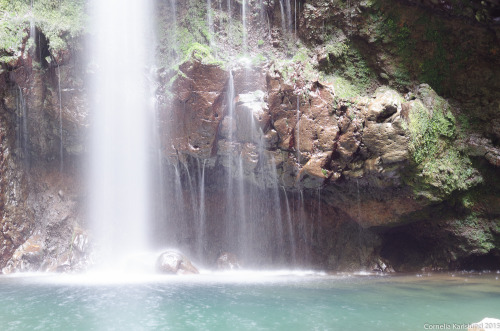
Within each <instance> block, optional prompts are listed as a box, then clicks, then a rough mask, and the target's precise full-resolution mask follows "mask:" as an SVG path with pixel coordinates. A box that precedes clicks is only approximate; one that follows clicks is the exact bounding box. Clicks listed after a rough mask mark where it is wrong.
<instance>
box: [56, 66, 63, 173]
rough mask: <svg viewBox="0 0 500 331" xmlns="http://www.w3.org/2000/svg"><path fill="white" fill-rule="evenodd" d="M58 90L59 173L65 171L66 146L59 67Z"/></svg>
mask: <svg viewBox="0 0 500 331" xmlns="http://www.w3.org/2000/svg"><path fill="white" fill-rule="evenodd" d="M57 90H58V93H59V140H60V141H59V171H60V172H62V171H63V170H64V154H63V152H64V144H63V125H62V123H63V120H62V115H63V114H62V96H61V68H60V67H59V64H58V65H57Z"/></svg>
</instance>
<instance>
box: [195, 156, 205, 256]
mask: <svg viewBox="0 0 500 331" xmlns="http://www.w3.org/2000/svg"><path fill="white" fill-rule="evenodd" d="M206 163H207V160H203V163H202V165H201V166H200V161H199V160H198V159H197V164H198V191H199V198H198V201H199V207H198V210H199V211H198V225H197V236H196V237H197V238H196V239H197V250H198V259H200V261H201V260H202V259H203V256H204V251H205V241H206V238H205V226H206V225H205V221H206V220H205V219H206V210H205V165H206ZM200 168H201V169H200Z"/></svg>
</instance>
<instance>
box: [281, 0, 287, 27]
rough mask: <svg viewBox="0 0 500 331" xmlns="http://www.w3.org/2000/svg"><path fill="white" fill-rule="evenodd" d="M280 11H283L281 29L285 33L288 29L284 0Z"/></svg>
mask: <svg viewBox="0 0 500 331" xmlns="http://www.w3.org/2000/svg"><path fill="white" fill-rule="evenodd" d="M280 13H281V31H283V34H285V33H286V32H287V29H286V18H285V8H283V0H280Z"/></svg>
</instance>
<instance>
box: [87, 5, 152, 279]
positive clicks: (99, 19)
mask: <svg viewBox="0 0 500 331" xmlns="http://www.w3.org/2000/svg"><path fill="white" fill-rule="evenodd" d="M150 5H151V3H150V1H149V0H129V1H127V2H125V3H124V2H123V1H120V0H109V1H101V0H94V1H93V2H92V4H91V8H92V18H93V24H94V27H93V31H98V33H96V34H95V35H94V36H93V38H94V39H93V40H92V43H91V46H92V47H91V53H90V58H91V60H92V61H93V63H94V64H95V66H96V67H97V70H96V73H95V74H94V75H93V81H92V86H91V91H92V96H93V97H92V128H91V136H90V164H89V179H88V183H89V187H88V189H89V216H90V220H91V226H92V231H93V232H94V235H95V238H96V244H97V249H98V252H99V255H98V256H99V257H100V258H101V259H102V260H101V261H99V262H101V263H102V265H101V267H102V268H104V269H107V270H113V269H118V268H121V267H122V266H123V264H122V263H123V262H125V260H126V259H127V258H128V257H129V256H130V255H132V254H136V253H138V252H141V251H144V250H146V249H148V243H149V242H148V235H147V231H148V227H149V212H150V209H151V208H150V201H151V198H150V197H151V195H150V189H149V188H150V187H149V182H150V176H149V170H150V167H149V155H150V147H151V146H152V141H151V137H150V134H149V133H150V132H152V131H154V130H152V128H151V127H150V125H151V122H152V119H151V118H150V117H151V116H152V111H151V109H150V106H151V103H150V100H151V97H150V95H149V88H148V86H147V80H146V74H147V72H145V70H144V67H145V66H147V65H148V59H149V57H148V54H147V50H148V49H149V45H150V44H151V43H150V35H149V33H150V32H151V31H152V29H151V28H150V27H149V26H148V23H150V22H151V19H150V18H151V12H150ZM110 13H113V15H110Z"/></svg>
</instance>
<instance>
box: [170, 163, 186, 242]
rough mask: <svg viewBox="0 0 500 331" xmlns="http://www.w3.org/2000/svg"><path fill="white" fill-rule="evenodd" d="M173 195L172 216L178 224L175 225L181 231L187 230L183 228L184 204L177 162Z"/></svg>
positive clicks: (184, 224) (184, 223)
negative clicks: (173, 208) (173, 206)
mask: <svg viewBox="0 0 500 331" xmlns="http://www.w3.org/2000/svg"><path fill="white" fill-rule="evenodd" d="M174 170H175V172H174V196H175V202H176V203H175V213H173V214H174V216H175V217H176V218H177V223H178V224H180V225H178V226H176V228H177V230H180V231H181V232H185V231H187V229H184V227H185V226H186V222H185V217H184V215H185V213H184V211H185V209H186V208H185V204H184V201H185V199H184V191H183V189H182V181H181V173H180V171H179V167H178V165H177V164H175V165H174Z"/></svg>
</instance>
